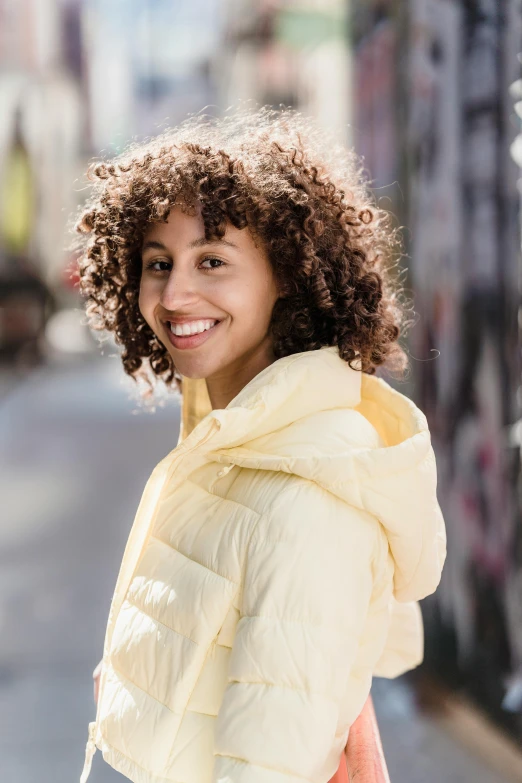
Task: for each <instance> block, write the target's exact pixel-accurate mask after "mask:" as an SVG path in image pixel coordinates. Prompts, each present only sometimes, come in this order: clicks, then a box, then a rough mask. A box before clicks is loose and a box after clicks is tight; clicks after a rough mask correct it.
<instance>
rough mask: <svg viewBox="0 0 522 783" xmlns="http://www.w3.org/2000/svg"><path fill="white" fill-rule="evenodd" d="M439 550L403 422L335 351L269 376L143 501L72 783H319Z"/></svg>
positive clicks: (432, 573) (214, 420)
mask: <svg viewBox="0 0 522 783" xmlns="http://www.w3.org/2000/svg"><path fill="white" fill-rule="evenodd" d="M445 551H446V538H445V530H444V522H443V519H442V515H441V512H440V508H439V505H438V502H437V497H436V466H435V458H434V454H433V450H432V447H431V442H430V436H429V431H428V427H427V423H426V419H425V417H424V415H423V414H422V412H421V411H420V410H419V409H418V408H417V407H416V406H415V405H414V403H413V402H411V401H410V400H409V399H408V398H407V397H405V396H404V395H402V394H401V393H400V392H398V391H396V390H394V389H392V388H391V387H390V386H389V385H388V384H387V383H386V382H385V381H384V380H382V379H379V378H377V377H375V376H368V375H364V374H362V373H361V372H358V371H357V370H355V369H352V368H350V367H349V366H348V365H347V364H346V363H345V362H344V361H343V360H341V359H340V357H339V355H338V352H337V349H335V348H323V349H320V350H317V351H310V352H307V353H303V354H296V355H293V356H289V357H285V358H284V359H279V360H278V361H276V362H274V364H272V365H271V366H270V367H268V368H267V369H266V370H264V371H263V372H262V373H260V374H259V375H258V376H256V378H254V379H253V380H252V381H251V382H250V383H249V384H247V386H246V387H245V388H244V389H243V390H242V392H241V393H240V394H239V395H238V396H237V397H236V398H235V399H234V400H232V402H231V403H230V404H229V405H228V406H227V408H225V409H223V410H215V411H208V412H207V415H205V416H204V418H203V419H202V420H201V421H200V422H199V424H198V425H197V426H196V427H195V429H194V430H193V431H192V432H190V433H189V434H188V435H187V437H186V438H184V439H181V438H180V442H179V443H178V446H177V447H176V448H175V449H174V450H173V451H172V452H171V453H170V454H168V455H167V456H166V457H165V459H164V460H162V462H161V463H159V465H158V466H157V467H156V468H155V470H154V471H153V473H152V475H151V477H150V479H149V481H148V482H147V485H146V487H145V490H144V493H143V497H142V500H141V502H140V506H139V508H138V511H137V514H136V518H135V521H134V525H133V527H132V530H131V533H130V536H129V540H128V542H127V546H126V548H125V553H124V556H123V560H122V565H121V567H120V573H119V575H118V580H117V584H116V588H115V591H114V596H113V600H112V603H111V610H110V613H109V619H108V623H107V631H106V637H105V644H104V657H103V660H104V666H103V671H102V678H101V682H100V695H99V701H98V709H97V716H96V720H95V721H94V722H93V723H91V724H90V726H89V741H88V743H87V752H86V762H85V766H84V771H83V773H82V783H85V781H86V779H87V776H88V774H89V769H90V763H91V759H92V755H93V753H94V750H95V748H96V747H98V748H100V749H101V751H102V753H103V757H104V758H105V760H106V761H108V763H109V764H111V765H112V766H114V767H115V768H116V769H117V770H119V771H120V772H121V773H122V774H123V775H125V776H126V777H128V778H129V779H130V780H133V781H135V783H283V782H284V783H292V782H293V781H295V782H296V783H297V781H300V783H303V781H309V782H310V783H326V781H328V780H329V779H330V777H331V776H332V775H333V773H334V772H335V771H336V769H337V767H338V765H339V760H340V756H341V753H342V751H343V748H344V746H345V744H346V740H347V737H348V732H349V727H350V725H351V724H352V723H353V722H354V720H355V719H356V717H357V715H358V714H359V712H360V710H361V708H362V706H363V704H364V701H365V699H366V697H367V695H368V692H369V690H370V687H371V681H372V676H373V675H374V674H380V675H383V676H388V677H394V676H397V675H398V674H400V673H402V672H404V671H406V670H407V669H409V668H412V667H414V666H416V665H417V664H418V663H420V661H421V660H422V646H423V631H422V622H421V616H420V611H419V607H418V604H417V601H418V600H419V599H420V598H422V597H424V596H425V595H427V594H429V593H431V592H433V591H434V590H435V589H436V587H437V584H438V582H439V579H440V575H441V570H442V566H443V563H444V558H445Z"/></svg>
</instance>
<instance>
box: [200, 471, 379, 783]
mask: <svg viewBox="0 0 522 783" xmlns="http://www.w3.org/2000/svg"><path fill="white" fill-rule="evenodd" d="M379 528H380V525H379V523H378V521H377V520H376V519H375V517H373V516H371V515H369V514H367V513H366V512H362V511H360V510H358V509H356V508H354V507H351V506H348V505H347V504H346V503H344V502H342V501H341V500H339V499H338V498H336V497H334V496H333V495H331V494H330V493H328V492H326V491H325V490H323V489H321V488H320V487H319V486H318V485H317V484H314V483H312V482H307V481H304V480H303V481H301V480H296V479H295V478H294V480H293V481H292V484H290V485H289V486H287V487H286V488H285V489H284V490H283V491H282V492H281V493H280V494H279V496H278V499H277V501H276V503H275V504H274V506H273V507H272V508H271V509H270V511H269V512H268V513H266V514H265V515H263V516H262V517H261V518H260V520H259V521H258V524H257V527H256V529H255V530H254V533H253V535H252V538H251V540H250V544H249V547H248V552H247V559H246V566H245V569H246V570H245V576H244V587H243V596H242V603H241V613H240V619H239V622H238V625H237V629H236V636H235V638H234V642H233V648H232V653H231V657H230V666H229V672H228V684H227V687H226V690H225V694H224V698H223V701H222V704H221V707H220V710H219V714H218V716H217V720H216V731H215V746H214V755H215V764H214V776H213V783H224V781H226V783H294V782H295V783H298V782H299V783H303V780H305V781H317V779H318V778H317V773H318V771H319V774H321V772H320V771H321V769H323V770H324V764H325V760H326V759H327V757H328V755H329V754H330V753H331V751H332V747H333V745H334V743H335V734H336V731H337V728H338V720H339V716H340V705H341V703H344V702H345V700H346V699H347V698H350V693H349V689H348V693H347V692H346V689H347V684H348V679H349V676H350V670H351V668H352V665H353V662H354V660H355V657H356V655H357V651H358V647H359V640H360V636H361V632H362V630H363V627H364V624H365V620H366V618H367V615H368V609H369V604H370V598H371V594H372V587H373V565H374V563H373V561H374V558H375V552H376V550H377V548H378V542H379V535H380V531H379ZM370 681H371V678H370ZM367 689H368V690H369V685H368V687H367ZM360 706H362V704H361V705H360ZM358 708H359V707H357V709H358ZM355 714H357V713H355Z"/></svg>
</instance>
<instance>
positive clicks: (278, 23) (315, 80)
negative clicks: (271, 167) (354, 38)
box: [216, 0, 351, 143]
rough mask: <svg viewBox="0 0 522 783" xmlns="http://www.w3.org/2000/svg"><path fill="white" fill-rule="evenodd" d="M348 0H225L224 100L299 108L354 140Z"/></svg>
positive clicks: (219, 66)
mask: <svg viewBox="0 0 522 783" xmlns="http://www.w3.org/2000/svg"><path fill="white" fill-rule="evenodd" d="M348 10H349V4H348V3H347V2H346V0H261V2H259V1H257V0H256V1H254V0H223V3H222V13H223V18H224V21H223V27H224V29H223V36H222V41H221V48H220V51H219V55H218V57H217V58H216V70H217V74H218V83H219V85H220V91H219V103H220V105H221V107H223V108H225V107H227V106H230V105H232V106H236V105H237V104H238V103H239V102H242V101H251V102H252V103H254V104H259V105H270V106H273V107H274V108H278V107H280V106H281V104H282V105H285V106H292V107H294V108H298V109H299V110H300V111H302V112H303V113H305V114H307V115H310V116H313V117H315V118H316V119H317V120H318V122H319V123H320V124H321V125H323V126H324V127H325V128H328V130H329V131H331V132H333V133H334V134H336V135H337V136H338V138H339V139H340V140H341V141H344V142H347V143H351V136H350V126H349V122H350V112H351V58H350V48H349V45H348Z"/></svg>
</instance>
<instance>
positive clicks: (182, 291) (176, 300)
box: [160, 267, 198, 312]
mask: <svg viewBox="0 0 522 783" xmlns="http://www.w3.org/2000/svg"><path fill="white" fill-rule="evenodd" d="M197 299H198V293H197V291H196V290H195V284H194V279H193V278H192V277H191V275H190V272H189V271H188V270H184V269H180V268H179V267H178V268H177V269H174V267H173V268H172V271H171V273H170V275H169V276H168V278H167V281H166V283H165V286H164V288H163V291H162V292H161V297H160V304H161V306H162V307H164V308H165V310H170V311H172V312H175V311H176V310H182V309H183V308H186V307H189V306H190V305H192V304H194V302H196V301H197Z"/></svg>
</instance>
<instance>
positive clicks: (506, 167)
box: [0, 0, 522, 783]
mask: <svg viewBox="0 0 522 783" xmlns="http://www.w3.org/2000/svg"><path fill="white" fill-rule="evenodd" d="M520 52H522V7H521V2H520V0H351V1H350V0H257V2H252V1H251V0H0V118H1V119H0V468H1V469H0V498H1V502H0V508H1V522H0V726H1V732H0V780H1V781H2V783H33V781H38V783H66V782H67V783H71V782H72V781H75V780H77V779H78V778H79V774H80V770H81V767H82V764H83V753H84V747H85V742H86V739H87V723H88V721H89V720H92V719H93V718H94V705H93V702H92V681H91V672H92V669H93V668H94V666H95V665H96V663H97V662H98V660H99V658H100V657H101V652H102V645H103V636H104V630H105V621H106V617H107V612H108V608H109V602H110V598H111V595H112V589H113V586H114V583H115V579H116V575H117V570H118V566H119V563H120V560H121V555H122V552H123V547H124V544H125V541H126V538H127V534H128V531H129V529H130V526H131V524H132V520H133V518H134V513H135V510H136V507H137V504H138V501H139V498H140V496H141V492H142V489H143V486H144V484H145V481H146V479H147V478H148V476H149V474H150V472H151V470H152V468H153V467H154V465H155V464H156V463H157V462H158V461H159V460H160V459H161V458H162V457H163V456H164V455H165V454H166V453H167V452H168V451H170V450H171V449H172V448H174V446H175V445H176V442H177V434H178V427H179V410H178V402H177V401H176V399H174V398H172V397H170V396H168V395H167V396H166V397H165V398H161V399H159V400H158V402H157V405H156V408H155V409H154V410H151V409H145V408H144V407H143V406H142V405H140V403H139V402H138V398H137V394H136V391H135V389H134V387H133V384H132V382H131V381H130V380H129V379H126V378H125V377H124V375H123V370H122V369H121V366H120V363H119V359H118V356H117V351H116V349H115V347H114V345H113V344H112V343H111V341H106V342H104V343H100V342H99V340H95V339H94V337H93V335H92V334H91V333H90V331H89V330H88V328H87V327H86V325H85V319H84V317H83V313H82V308H81V301H80V299H79V296H78V291H77V273H76V259H75V257H74V254H73V253H71V251H69V250H67V246H68V244H69V242H70V234H68V230H69V226H70V222H71V215H73V214H74V212H75V210H76V209H77V207H78V206H79V205H81V204H82V202H83V200H84V199H85V198H86V196H87V194H88V190H87V189H86V182H85V179H84V172H85V170H86V168H87V165H88V163H89V161H90V160H91V159H92V158H93V157H95V156H100V155H103V156H110V155H113V154H116V153H117V152H119V151H120V150H121V149H123V147H124V146H125V145H126V144H127V143H128V142H129V141H132V140H140V139H143V138H145V137H149V136H152V135H154V134H157V133H159V132H161V131H162V130H164V129H165V128H166V127H167V126H170V125H175V124H176V123H178V122H179V121H181V120H182V119H183V118H185V117H186V115H187V114H188V113H189V112H196V111H200V110H202V109H203V108H204V107H207V108H206V111H207V112H208V113H211V114H220V113H222V112H223V111H225V110H226V109H227V107H229V106H230V105H234V104H236V103H237V101H238V100H253V101H255V102H257V103H259V104H271V105H273V106H274V107H277V106H279V105H280V104H285V105H287V106H288V105H289V106H294V107H297V108H299V109H300V110H301V111H303V112H305V113H307V114H311V115H313V116H315V117H316V118H317V120H318V122H319V123H321V125H323V126H324V127H325V128H326V129H328V130H329V131H330V132H333V133H335V134H336V135H337V136H338V138H339V139H341V140H342V141H344V142H345V143H346V144H348V145H353V146H355V148H356V150H357V151H358V152H359V153H360V154H362V155H363V156H364V158H365V165H366V167H367V170H368V172H369V175H370V177H371V180H372V183H373V186H374V188H375V195H376V197H377V198H378V199H379V200H380V202H381V205H382V206H385V207H387V208H389V209H391V210H392V211H393V212H394V213H395V214H396V215H397V217H398V220H399V222H400V223H401V224H402V225H403V226H405V227H406V230H405V241H406V250H407V253H408V254H409V258H407V259H405V264H407V266H408V278H407V287H408V289H409V291H410V292H411V293H412V294H413V295H414V297H415V310H416V313H417V316H416V323H415V326H414V327H413V328H412V330H411V332H410V338H409V350H410V352H411V367H412V374H411V377H410V378H409V379H408V381H407V382H406V383H402V384H400V386H399V388H400V390H401V391H402V392H403V393H406V394H408V395H409V396H411V397H412V398H413V399H414V400H415V401H416V402H417V403H418V404H419V405H420V406H421V407H422V409H423V410H424V411H425V413H426V415H427V417H428V421H429V423H430V427H431V431H432V435H433V443H434V447H435V450H436V454H437V460H438V469H439V500H440V503H441V506H442V508H443V511H444V514H445V518H446V523H447V527H448V552H449V553H448V559H447V563H446V567H445V571H444V575H443V579H442V584H441V587H440V589H439V591H438V592H437V595H436V596H434V597H432V598H430V599H428V600H426V601H425V602H423V612H424V618H425V625H426V660H425V663H424V665H423V666H422V667H421V669H420V670H418V671H416V672H415V673H413V674H412V675H409V676H407V677H404V678H400V679H399V680H397V681H391V682H389V681H384V680H376V681H375V684H374V687H373V695H374V700H375V705H376V710H377V713H378V717H379V722H380V726H381V732H382V736H383V742H384V747H385V752H386V755H387V758H388V764H389V768H390V773H391V778H392V781H396V783H398V782H399V781H401V783H413V782H414V781H415V783H432V782H433V783H435V781H437V783H440V781H450V782H451V783H494V781H496V782H497V783H507V782H508V781H522V522H521V508H522V493H521V490H522V481H521V464H520V448H521V443H522V419H521V409H522V386H521V362H520V356H521V351H520V344H521V329H520V327H521V326H522V320H521V317H520V314H521V312H522V311H521V310H520V283H521V275H520V270H521V251H520V186H519V185H520V181H521V179H520V177H521V172H520V169H519V166H522V135H521V136H518V134H519V133H520V132H521V121H520V117H521V116H522V79H521V76H522V73H521V58H520V56H519V53H520ZM100 755H101V754H97V756H96V757H95V761H94V766H93V772H92V780H93V783H116V781H117V780H121V781H122V780H123V778H122V777H121V776H120V775H118V774H117V773H116V772H114V771H113V770H111V769H110V768H109V767H108V766H107V765H106V764H104V763H103V761H102V760H101V758H100Z"/></svg>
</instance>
